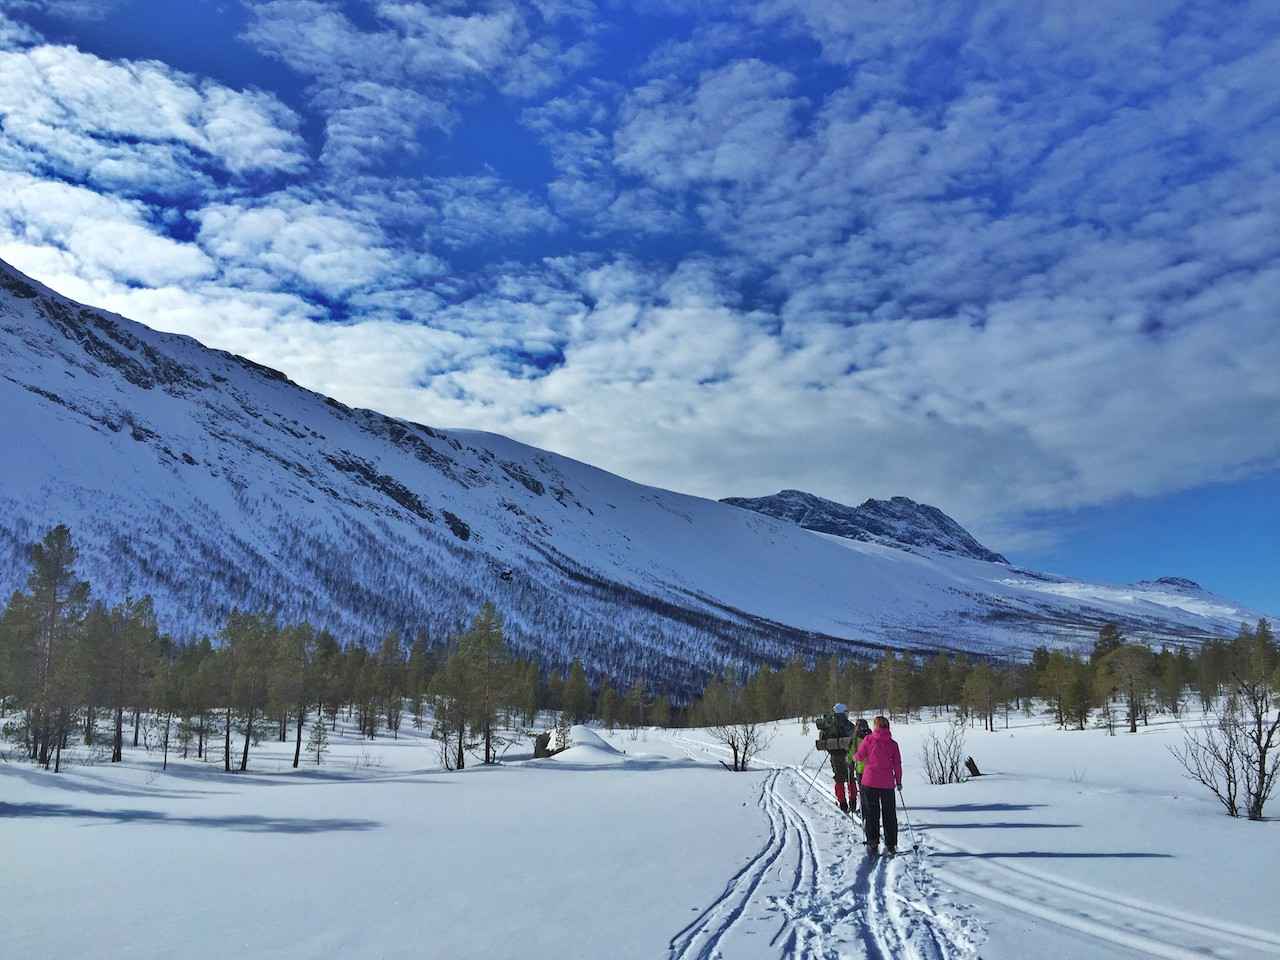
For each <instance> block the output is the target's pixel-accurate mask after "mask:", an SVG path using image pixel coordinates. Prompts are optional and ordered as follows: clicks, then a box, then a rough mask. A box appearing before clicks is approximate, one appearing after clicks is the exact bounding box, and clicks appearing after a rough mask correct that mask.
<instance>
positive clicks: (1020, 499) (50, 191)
mask: <svg viewBox="0 0 1280 960" xmlns="http://www.w3.org/2000/svg"><path fill="white" fill-rule="evenodd" d="M1278 72H1280V7H1277V6H1276V5H1275V4H1274V3H1261V2H1260V3H1247V2H1213V3H1209V2H1198V3H1187V2H1174V0H1169V2H1164V0H1143V2H1118V3H1113V4H1100V5H1083V4H1065V3H1048V2H1045V3H1035V2H1027V0H992V2H986V3H962V2H954V0H952V2H945V3H944V2H937V3H929V2H912V3H900V2H893V0H884V2H877V3H874V4H870V3H866V4H863V3H831V2H829V0H735V2H716V0H703V2H698V3H692V2H684V0H641V2H634V3H622V2H610V0H531V2H516V0H491V2H484V3H450V2H439V3H430V4H428V3H415V2H406V0H396V2H392V0H348V2H345V3H344V2H337V0H334V2H329V0H271V2H260V3H255V2H240V0H217V2H207V0H187V2H184V3H180V4H179V3H172V2H169V0H163V2H162V0H116V2H112V0H0V257H2V258H4V259H6V260H8V261H9V262H11V263H13V264H14V265H15V266H17V267H19V268H20V269H23V270H25V271H26V272H28V273H30V274H32V275H34V276H36V277H37V278H38V279H40V280H42V281H45V282H46V283H49V284H50V285H52V286H54V287H56V288H58V289H60V290H62V291H64V292H66V293H67V294H68V295H71V296H74V297H76V298H77V299H81V300H85V301H89V302H92V303H95V304H98V305H101V306H105V307H107V308H109V309H113V310H116V311H118V312H120V313H123V314H125V315H127V316H130V317H133V318H135V319H138V320H141V321H143V322H145V323H148V324H150V325H152V326H155V327H158V328H161V329H165V330H172V331H177V332H182V333H188V334H191V335H193V336H196V337H198V338H200V339H201V340H202V341H204V342H206V343H208V344H210V345H212V346H217V347H221V348H225V349H230V350H235V351H237V352H239V353H243V354H246V355H248V356H250V357H251V358H253V359H255V360H258V361H260V362H264V363H268V364H271V365H273V366H276V367H278V368H281V369H283V370H285V371H286V372H287V373H288V374H289V375H290V376H291V377H293V378H294V379H295V380H297V381H298V382H300V383H302V384H304V385H306V386H309V387H312V388H314V389H317V390H321V391H323V392H325V393H328V394H331V395H333V396H336V397H339V398H341V399H342V400H344V401H346V402H348V403H353V404H360V405H365V406H372V407H376V408H378V409H381V410H384V411H387V412H389V413H392V414H396V415H400V416H405V417H410V418H413V419H416V420H419V421H423V422H426V423H431V424H436V425H440V426H446V427H447V426H455V427H457V426H466V427H475V428H481V429H489V430H495V431H498V432H501V433H505V434H508V435H511V436H515V437H517V438H519V439H522V440H526V441H528V442H530V443H534V444H537V445H539V446H543V447H548V448H550V449H554V450H556V451H559V452H562V453H566V454H569V455H571V456H575V457H578V458H580V459H583V460H587V461H589V462H592V463H595V464H598V465H600V466H603V467H605V468H607V469H610V470H613V471H616V472H618V473H621V474H623V475H625V476H628V477H631V478H633V479H637V480H641V481H644V482H648V483H656V484H660V485H662V486H666V487H670V488H674V489H679V490H685V491H689V492H692V493H697V494H701V495H706V496H715V497H720V496H729V495H747V496H750V495H759V494H763V493H769V492H773V491H775V490H777V489H780V488H784V487H798V488H804V489H809V490H812V491H814V492H816V493H819V494H821V495H824V496H827V497H831V498H833V499H837V500H842V501H846V502H855V503H856V502H859V501H860V500H861V499H863V498H865V497H868V496H881V497H882V496H891V495H895V494H902V495H906V496H911V497H914V498H916V499H919V500H923V501H926V502H930V503H935V504H937V505H938V506H940V507H942V508H943V509H944V510H946V511H948V512H949V513H951V514H952V515H954V516H956V517H957V519H959V520H960V521H961V522H963V523H965V524H966V525H967V526H969V527H970V528H971V529H973V530H974V531H975V533H977V534H978V535H979V537H980V538H981V539H983V540H985V541H986V542H988V543H990V544H991V545H992V546H994V547H995V548H997V549H1000V550H1001V551H1002V552H1004V553H1006V554H1008V555H1009V556H1011V557H1012V558H1013V559H1014V560H1015V561H1017V562H1023V563H1027V564H1034V565H1039V566H1042V567H1048V568H1050V569H1053V570H1056V571H1059V572H1063V573H1069V574H1076V575H1080V576H1089V577H1096V578H1100V579H1108V580H1133V579H1139V578H1142V577H1148V576H1151V577H1153V576H1159V575H1165V574H1181V575H1186V576H1191V577H1194V578H1195V579H1198V580H1201V581H1202V582H1204V583H1205V585H1206V586H1208V587H1210V588H1212V589H1215V590H1218V591H1220V592H1222V593H1224V594H1227V595H1231V596H1233V597H1235V598H1237V599H1240V600H1243V601H1246V602H1248V603H1252V604H1254V605H1256V606H1258V607H1261V608H1263V609H1270V610H1272V611H1280V582H1278V581H1280V577H1277V575H1276V574H1277V564H1276V556H1277V551H1276V549H1275V547H1274V545H1275V543H1276V540H1277V537H1276V535H1277V533H1280V508H1277V507H1276V506H1275V503H1276V500H1277V496H1278V495H1280V429H1277V427H1278V425H1280V377H1278V376H1277V370H1278V369H1280V316H1278V312H1280V308H1278V306H1277V304H1280V204H1278V203H1277V202H1276V199H1275V198H1276V197H1278V196H1280V169H1278V167H1280V85H1277V84H1276V82H1275V77H1276V76H1277V75H1278Z"/></svg>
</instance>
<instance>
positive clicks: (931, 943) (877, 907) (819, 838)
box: [669, 737, 976, 960]
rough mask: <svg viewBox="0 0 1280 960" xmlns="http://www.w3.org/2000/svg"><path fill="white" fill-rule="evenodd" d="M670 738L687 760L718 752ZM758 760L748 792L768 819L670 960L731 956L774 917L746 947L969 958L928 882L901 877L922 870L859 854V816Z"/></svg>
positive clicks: (675, 943)
mask: <svg viewBox="0 0 1280 960" xmlns="http://www.w3.org/2000/svg"><path fill="white" fill-rule="evenodd" d="M670 739H671V742H672V743H674V744H676V745H677V746H678V747H679V748H680V749H681V750H683V751H684V752H685V754H686V755H688V756H689V757H691V758H693V759H705V757H706V755H707V754H711V755H715V754H717V753H718V752H719V750H718V748H717V747H715V746H714V745H711V744H705V743H702V742H699V741H696V740H690V739H688V738H684V737H671V738H670ZM699 752H700V753H701V754H702V756H701V757H699V755H698V753H699ZM717 759H718V758H717ZM760 765H761V766H762V767H765V768H766V769H767V770H768V773H767V774H766V775H765V778H764V780H763V782H762V783H761V786H760V791H759V793H758V795H757V797H756V802H757V804H758V805H759V806H760V808H761V810H762V812H763V813H764V816H765V820H766V822H767V824H768V833H767V835H766V837H765V840H764V842H763V844H762V845H761V846H760V848H759V849H758V850H756V852H755V853H754V854H753V855H752V856H751V857H750V858H749V859H748V860H747V862H746V863H745V864H744V865H743V867H742V868H741V869H740V870H739V871H738V872H737V873H735V874H734V875H733V876H732V877H730V878H729V880H728V882H727V883H726V884H725V887H724V889H723V890H722V891H721V893H720V895H719V896H718V897H717V898H716V899H715V900H714V901H713V902H712V903H711V904H710V905H709V906H708V907H706V908H705V909H704V910H703V911H702V912H701V913H700V914H699V915H698V916H697V917H696V918H695V919H694V920H693V921H692V922H691V923H690V924H689V925H688V926H686V927H685V928H684V929H683V930H681V931H680V932H679V933H677V934H676V935H675V936H674V937H672V939H671V941H670V945H669V960H715V958H720V957H725V956H731V955H736V954H737V953H738V952H739V950H738V949H737V948H738V946H739V945H740V944H741V943H742V942H744V941H746V938H748V937H750V936H752V935H756V936H760V935H762V934H763V935H766V936H767V930H763V929H761V928H760V924H761V923H762V922H765V923H768V922H772V923H776V924H777V926H776V929H775V930H774V932H773V934H772V937H771V938H770V939H769V940H768V942H767V944H761V943H759V942H755V943H753V946H754V947H755V948H756V952H757V953H759V951H760V948H761V947H767V948H768V949H772V950H776V951H777V954H776V955H777V956H779V957H788V958H790V957H797V958H805V960H809V958H812V960H839V958H842V957H851V956H858V955H859V954H861V955H862V956H864V957H866V958H868V960H900V958H908V960H962V958H971V957H973V956H975V955H976V949H975V946H974V944H973V941H972V938H971V936H970V932H969V930H967V929H966V928H965V926H964V924H963V923H961V922H958V921H953V920H951V919H949V918H947V917H944V916H942V915H940V914H939V913H938V912H937V910H936V909H934V907H936V906H937V905H938V904H936V903H933V904H931V903H930V902H927V901H929V900H936V899H937V897H936V896H934V897H929V896H927V895H926V893H925V892H924V890H927V889H928V882H927V879H926V880H925V881H924V888H923V889H921V888H920V880H919V879H916V878H914V877H913V876H912V874H911V873H910V871H912V870H916V871H917V872H918V873H920V874H921V875H923V870H924V868H923V865H920V864H916V865H912V864H909V863H908V862H907V860H906V858H905V857H903V858H892V859H891V858H880V859H870V858H867V857H866V856H864V854H863V852H862V840H861V829H860V822H859V821H851V820H850V819H849V818H848V817H847V816H846V815H844V814H842V813H840V812H839V811H838V810H837V809H836V808H835V804H834V802H833V801H832V800H831V799H830V798H829V797H827V795H826V793H825V791H824V792H822V793H819V792H817V791H818V789H819V787H818V785H816V784H815V786H814V787H813V789H812V790H811V791H810V790H808V786H809V782H810V781H809V778H808V777H807V776H805V775H803V773H802V771H801V770H800V769H799V768H797V767H793V766H781V765H777V764H770V763H766V762H763V761H761V763H760ZM818 776H819V778H821V774H819V775H818ZM806 791H808V792H807V793H806ZM913 883H914V884H916V886H915V887H912V884H913ZM912 894H914V898H913V896H912ZM747 942H750V941H747ZM765 953H767V950H766V951H765Z"/></svg>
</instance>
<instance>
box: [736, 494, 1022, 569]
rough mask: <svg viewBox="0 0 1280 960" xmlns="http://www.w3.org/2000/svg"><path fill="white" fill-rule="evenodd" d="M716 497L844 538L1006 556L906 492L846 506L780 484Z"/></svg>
mask: <svg viewBox="0 0 1280 960" xmlns="http://www.w3.org/2000/svg"><path fill="white" fill-rule="evenodd" d="M720 502H721V503H727V504H731V505H732V506H735V507H743V508H744V509H747V510H754V511H755V512H756V513H763V514H765V515H767V516H770V517H777V518H778V519H779V520H789V521H790V522H791V523H795V524H798V525H799V526H802V527H804V528H805V529H806V530H816V531H817V532H819V533H830V534H834V535H835V536H837V537H845V538H847V539H849V540H861V541H863V542H865V543H882V544H884V545H885V546H889V547H900V548H902V549H905V550H910V549H912V548H915V547H922V548H925V549H927V550H933V551H937V552H940V553H951V554H955V555H956V556H958V557H969V558H970V559H973V560H987V561H989V562H991V563H1008V562H1009V561H1008V560H1006V559H1005V558H1004V557H1002V556H1001V555H1000V554H998V553H996V552H995V551H994V550H988V549H987V548H986V547H984V546H983V545H982V544H980V543H979V542H978V541H977V540H975V539H974V538H973V535H972V534H971V533H969V531H968V530H966V529H965V528H964V527H962V526H960V524H958V523H956V522H955V521H954V520H952V519H951V518H950V517H948V516H947V515H946V514H945V513H943V512H942V511H941V510H939V509H938V508H937V507H931V506H929V505H928V504H927V503H916V502H915V501H914V500H910V499H908V498H907V497H894V498H893V499H892V500H867V501H865V502H864V503H863V504H862V505H861V506H858V507H850V506H846V505H845V504H843V503H836V502H835V501H834V500H825V499H823V498H822V497H817V496H814V495H813V494H812V493H805V492H804V491H803V490H782V491H779V492H778V493H775V494H774V495H773V496H771V497H726V498H725V499H723V500H721V501H720Z"/></svg>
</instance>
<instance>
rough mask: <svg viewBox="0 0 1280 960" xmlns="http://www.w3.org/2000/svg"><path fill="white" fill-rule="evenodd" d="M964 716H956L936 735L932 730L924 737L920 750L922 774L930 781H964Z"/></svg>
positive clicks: (965, 778)
mask: <svg viewBox="0 0 1280 960" xmlns="http://www.w3.org/2000/svg"><path fill="white" fill-rule="evenodd" d="M964 724H965V722H964V718H963V717H957V718H956V719H955V720H954V721H952V722H951V723H949V724H947V730H946V732H945V733H944V734H943V735H942V736H938V734H937V733H936V732H934V731H933V730H930V731H929V735H928V736H927V737H925V741H924V747H923V748H922V750H921V759H922V760H923V762H924V774H925V776H926V777H928V778H929V782H930V783H964V782H965V780H967V779H968V777H967V776H965V772H964Z"/></svg>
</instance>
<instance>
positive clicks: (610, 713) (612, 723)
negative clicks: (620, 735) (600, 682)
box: [597, 683, 622, 732]
mask: <svg viewBox="0 0 1280 960" xmlns="http://www.w3.org/2000/svg"><path fill="white" fill-rule="evenodd" d="M597 702H598V703H599V704H600V719H601V720H602V721H603V722H604V725H605V726H606V727H607V728H608V729H609V730H610V731H611V732H612V731H613V730H615V729H616V728H617V726H618V714H619V712H620V711H621V709H622V701H621V699H619V697H618V693H617V691H616V690H614V689H613V686H612V685H611V684H609V683H606V684H605V685H604V688H603V689H602V690H601V691H600V696H599V697H598V698H597Z"/></svg>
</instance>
